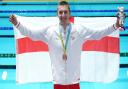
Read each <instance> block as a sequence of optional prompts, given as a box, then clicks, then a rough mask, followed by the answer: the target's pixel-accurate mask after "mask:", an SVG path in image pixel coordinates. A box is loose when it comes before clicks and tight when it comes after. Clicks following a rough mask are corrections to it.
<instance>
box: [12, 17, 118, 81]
mask: <svg viewBox="0 0 128 89" xmlns="http://www.w3.org/2000/svg"><path fill="white" fill-rule="evenodd" d="M17 19H18V21H20V23H22V24H24V25H27V26H28V27H30V28H31V29H33V30H37V29H40V28H41V27H42V26H50V25H52V24H53V23H55V22H57V21H58V18H57V17H22V16H17ZM71 21H72V22H74V23H77V22H80V23H81V24H83V25H87V27H88V28H91V29H97V28H105V27H107V26H110V25H112V24H114V23H115V21H116V18H114V17H93V18H85V17H73V18H71ZM14 32H15V33H14V34H15V40H16V81H17V83H32V82H51V81H52V80H53V78H52V68H51V61H50V57H49V53H48V46H47V44H45V43H44V42H41V41H32V40H31V39H30V38H28V37H26V36H24V35H22V34H21V33H20V31H19V30H18V29H17V28H15V27H14ZM118 71H119V31H118V30H117V31H115V32H113V33H112V34H110V35H108V36H106V37H104V38H102V39H101V40H90V41H87V42H86V43H84V44H83V49H82V55H81V76H80V80H81V81H88V82H112V81H114V80H116V79H117V77H118Z"/></svg>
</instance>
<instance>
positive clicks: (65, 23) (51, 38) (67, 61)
mask: <svg viewBox="0 0 128 89" xmlns="http://www.w3.org/2000/svg"><path fill="white" fill-rule="evenodd" d="M57 9H58V10H57V15H58V18H59V21H60V22H59V23H55V24H54V25H52V26H50V27H46V28H42V30H40V31H32V30H31V29H29V27H25V26H23V25H22V24H21V23H20V22H18V20H17V18H16V17H15V16H14V15H12V16H10V21H11V22H12V23H13V24H14V25H15V26H16V27H17V28H18V29H19V31H20V32H21V33H22V34H23V35H26V36H29V37H30V38H31V39H33V40H40V41H44V42H45V43H47V44H48V47H49V53H50V58H51V62H52V72H53V81H54V89H80V86H79V82H80V57H81V48H82V44H83V43H84V42H85V41H87V40H92V39H93V40H96V39H100V38H102V37H104V36H106V35H108V34H110V33H112V32H113V31H115V30H116V29H117V28H119V27H120V25H119V20H118V19H117V22H116V23H115V24H113V25H112V26H110V27H108V28H106V29H103V30H100V31H99V30H98V31H96V30H92V29H88V28H86V27H85V26H84V25H80V24H78V23H77V24H75V23H74V24H72V23H70V21H69V18H70V7H69V4H68V3H67V2H66V1H61V2H59V5H58V8H57ZM85 24H86V23H85Z"/></svg>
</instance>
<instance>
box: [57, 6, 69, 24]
mask: <svg viewBox="0 0 128 89" xmlns="http://www.w3.org/2000/svg"><path fill="white" fill-rule="evenodd" d="M57 14H58V17H59V20H60V22H61V23H62V24H67V23H69V17H70V12H69V9H68V5H59V6H58V11H57Z"/></svg>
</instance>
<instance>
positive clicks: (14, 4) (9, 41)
mask: <svg viewBox="0 0 128 89" xmlns="http://www.w3.org/2000/svg"><path fill="white" fill-rule="evenodd" d="M67 1H69V2H70V5H71V12H72V15H73V16H82V17H115V15H116V12H117V7H119V6H123V7H124V8H125V12H126V14H127V17H128V0H106V1H105V0H67ZM57 2H58V0H38V1H35V0H27V1H26V0H0V89H10V88H11V89H53V83H52V82H47V83H34V84H23V85H17V84H16V79H15V78H16V59H15V50H16V49H15V42H14V31H13V28H12V24H11V23H10V22H9V15H11V14H17V15H22V16H39V17H40V16H56V7H57ZM125 28H126V30H125V31H123V32H120V72H119V77H118V79H117V80H116V81H115V82H113V83H109V84H103V83H89V82H81V83H80V86H81V89H85V88H86V89H128V18H126V21H125ZM3 75H6V76H3Z"/></svg>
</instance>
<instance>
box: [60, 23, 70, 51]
mask: <svg viewBox="0 0 128 89" xmlns="http://www.w3.org/2000/svg"><path fill="white" fill-rule="evenodd" d="M70 32H71V24H70V26H69V29H68V34H67V36H66V42H65V44H64V39H63V37H62V33H61V32H60V33H59V38H60V40H61V44H62V48H63V51H64V53H66V50H67V45H68V41H69V36H70Z"/></svg>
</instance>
